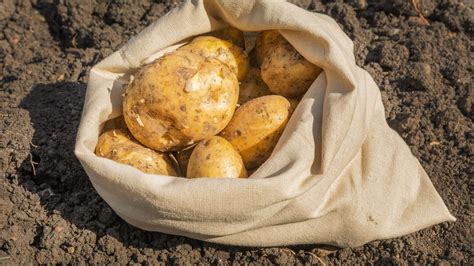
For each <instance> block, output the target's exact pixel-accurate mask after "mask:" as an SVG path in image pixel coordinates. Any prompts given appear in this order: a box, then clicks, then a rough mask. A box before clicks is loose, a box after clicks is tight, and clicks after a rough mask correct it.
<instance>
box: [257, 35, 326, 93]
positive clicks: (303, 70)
mask: <svg viewBox="0 0 474 266" xmlns="http://www.w3.org/2000/svg"><path fill="white" fill-rule="evenodd" d="M261 71H262V73H261V74H262V79H263V81H265V83H266V84H267V86H268V88H269V89H270V91H271V92H272V93H274V94H279V95H282V96H285V97H289V98H292V97H297V96H300V95H302V94H304V93H305V92H306V91H307V90H308V89H309V87H310V86H311V84H312V83H313V81H314V80H315V79H316V77H317V76H318V75H319V73H321V68H319V67H317V66H316V65H313V64H312V63H310V62H309V61H308V60H306V59H305V58H304V57H303V56H301V55H300V53H298V51H296V49H295V48H293V46H291V44H290V43H289V42H287V41H285V42H279V43H278V44H277V45H276V46H273V47H271V48H270V49H269V51H268V52H267V54H266V56H265V58H264V59H263V63H262V66H261Z"/></svg>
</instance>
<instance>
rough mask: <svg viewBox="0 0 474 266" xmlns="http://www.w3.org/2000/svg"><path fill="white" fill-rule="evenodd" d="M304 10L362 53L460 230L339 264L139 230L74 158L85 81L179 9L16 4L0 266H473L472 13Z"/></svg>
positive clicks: (1, 18)
mask: <svg viewBox="0 0 474 266" xmlns="http://www.w3.org/2000/svg"><path fill="white" fill-rule="evenodd" d="M296 2H298V3H299V5H300V6H302V7H304V8H306V9H309V10H311V11H316V12H322V13H326V14H329V15H330V16H331V17H333V18H334V19H336V20H337V21H338V22H339V24H340V25H341V27H342V28H343V29H344V31H345V32H346V33H347V34H348V35H349V36H350V37H351V38H352V39H353V40H354V42H355V51H354V52H355V54H356V58H357V63H358V64H359V65H360V66H363V67H364V68H365V69H366V70H367V71H369V72H370V74H371V75H372V76H373V77H374V79H375V81H376V82H377V83H378V84H379V86H380V89H381V91H382V96H383V101H384V104H385V109H386V118H387V120H388V121H389V123H390V125H391V126H392V127H393V128H394V129H395V130H397V131H398V132H399V133H400V134H401V135H402V137H403V138H404V139H405V140H406V142H407V143H408V145H409V146H410V148H411V150H412V152H413V154H414V155H415V156H416V157H417V158H418V159H419V160H420V161H421V163H422V165H423V167H424V168H425V169H426V171H427V172H428V174H429V175H430V177H431V179H432V181H433V183H434V185H435V187H436V189H437V190H438V191H439V193H440V194H441V196H442V198H443V199H444V201H445V202H446V204H447V206H448V208H449V210H450V211H451V212H452V213H453V215H454V216H455V217H456V218H457V219H458V220H457V221H456V222H451V223H443V224H440V225H436V226H433V227H431V228H428V229H425V230H422V231H420V232H416V233H413V234H410V235H408V236H404V237H401V238H396V239H388V240H380V241H373V242H371V243H369V244H366V245H364V246H362V247H358V248H353V249H340V250H337V251H336V252H327V251H325V250H323V249H321V246H317V245H310V246H291V247H275V248H240V247H230V246H220V245H213V244H208V243H204V242H201V241H196V240H192V239H188V238H185V237H179V236H172V235H166V234H161V233H151V232H145V231H142V230H139V229H137V228H134V227H132V226H130V225H128V224H126V223H125V222H124V221H122V220H121V219H120V218H118V217H117V216H116V215H115V214H114V212H113V211H112V210H111V209H110V208H109V207H108V205H107V204H106V203H105V202H104V201H103V200H102V199H101V198H100V197H99V195H98V194H97V193H96V192H95V190H94V189H93V188H92V186H91V184H90V182H89V180H88V177H87V176H86V174H85V172H84V171H83V170H82V168H81V166H80V164H79V162H78V161H77V160H76V159H75V157H74V155H73V145H74V140H75V135H76V130H77V128H78V123H79V119H80V115H81V109H82V104H83V101H84V95H85V91H86V82H87V75H88V71H89V69H90V68H91V67H92V66H93V65H94V64H96V63H97V62H98V61H100V60H101V59H103V58H105V57H106V56H108V55H110V54H111V53H112V52H113V51H115V50H117V49H118V48H119V47H120V46H121V45H123V44H124V43H125V42H126V41H127V40H128V39H129V38H130V37H131V36H133V35H134V34H136V33H137V32H139V31H140V30H142V29H143V28H144V27H145V26H147V25H149V24H150V23H151V22H153V21H155V20H156V19H158V18H159V17H160V16H162V15H164V14H165V13H166V12H168V11H169V10H170V9H171V8H173V7H175V6H177V5H178V4H179V3H177V2H175V1H164V2H160V1H145V0H143V1H122V0H120V1H119V0H116V1H99V0H97V1H96V0H88V1H59V0H44V1H40V0H18V1H14V0H11V1H9V0H6V1H2V3H1V4H0V29H1V31H0V78H1V79H0V117H1V120H0V132H1V134H0V174H1V176H0V264H2V263H5V264H8V265H17V264H20V263H22V264H24V263H27V262H32V263H51V264H55V263H79V262H89V263H95V264H103V263H113V262H119V263H121V264H136V263H139V264H156V263H157V262H165V263H170V264H189V263H192V264H194V263H205V264H208V263H212V264H316V263H323V262H324V263H329V264H355V263H362V262H369V263H384V264H385V263H393V264H400V263H404V262H419V263H423V264H424V263H441V262H451V263H452V264H459V263H461V262H462V263H463V264H467V265H474V258H473V247H472V243H473V238H472V234H471V233H472V232H471V228H472V224H473V219H472V210H473V205H472V203H473V202H472V181H471V180H472V179H471V178H472V176H473V174H474V171H473V158H474V156H473V155H474V138H473V137H474V130H473V128H474V127H473V114H474V113H473V93H474V92H473V90H474V88H473V82H472V76H473V62H474V60H472V58H473V57H472V53H473V48H472V47H471V43H470V40H471V39H472V37H473V30H474V18H473V17H474V16H473V5H472V2H471V1H456V0H440V1H437V0H411V1H408V0H393V1H388V0H384V1H366V0H352V1H347V2H344V3H343V2H341V1H336V2H330V1H327V2H326V1H322V2H319V1H318V2H312V1H311V0H309V1H296ZM469 2H471V5H470V4H468V3H469ZM131 3H133V4H131ZM411 3H417V4H418V9H419V10H420V12H421V14H422V15H423V16H424V17H425V18H426V20H423V19H422V18H421V17H420V15H419V13H418V12H417V11H416V8H414V6H413V5H412V4H411Z"/></svg>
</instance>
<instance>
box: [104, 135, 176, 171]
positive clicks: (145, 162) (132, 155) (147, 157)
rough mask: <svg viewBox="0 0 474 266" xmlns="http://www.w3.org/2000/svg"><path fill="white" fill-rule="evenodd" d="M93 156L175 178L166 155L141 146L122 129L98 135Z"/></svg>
mask: <svg viewBox="0 0 474 266" xmlns="http://www.w3.org/2000/svg"><path fill="white" fill-rule="evenodd" d="M95 154H96V155H98V156H100V157H104V158H108V159H111V160H114V161H116V162H119V163H123V164H128V165H131V166H133V167H135V168H137V169H138V170H140V171H142V172H145V173H148V174H159V175H169V176H177V174H176V171H175V170H174V169H173V166H172V162H171V160H170V158H169V157H168V156H167V155H166V154H163V153H160V152H156V151H154V150H151V149H148V148H146V147H144V146H142V145H141V144H139V143H138V142H137V141H135V140H134V139H133V137H132V135H130V133H129V132H128V131H126V130H124V129H113V130H109V131H107V132H105V133H103V134H102V135H100V137H99V141H98V142H97V146H96V148H95Z"/></svg>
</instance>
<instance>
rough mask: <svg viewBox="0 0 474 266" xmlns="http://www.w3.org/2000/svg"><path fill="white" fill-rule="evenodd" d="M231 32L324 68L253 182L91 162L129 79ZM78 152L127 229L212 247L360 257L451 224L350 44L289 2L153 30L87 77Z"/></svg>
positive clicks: (179, 16)
mask: <svg viewBox="0 0 474 266" xmlns="http://www.w3.org/2000/svg"><path fill="white" fill-rule="evenodd" d="M227 24H230V25H232V26H234V27H237V28H239V29H241V30H243V31H260V30H266V29H279V30H280V32H281V33H282V34H283V35H284V37H285V38H286V39H288V41H289V42H290V43H291V44H292V45H293V46H294V47H295V48H296V49H297V50H298V51H299V52H300V53H301V54H302V55H303V56H304V57H305V58H307V59H308V60H309V61H311V62H313V63H314V64H317V65H319V66H321V67H322V68H323V69H324V72H323V73H322V74H321V75H320V76H319V77H318V78H317V80H316V81H315V82H314V83H313V85H312V86H311V88H310V89H309V91H308V92H307V93H306V95H305V97H304V99H303V100H302V101H301V103H300V104H299V106H298V108H297V109H296V111H295V113H294V115H293V116H292V118H291V120H290V122H289V124H288V126H287V127H286V129H285V132H284V134H283V136H282V137H281V139H280V141H279V143H278V145H277V147H276V148H275V150H274V152H273V154H272V156H271V157H270V159H269V160H268V161H267V162H266V163H264V164H263V165H262V166H261V167H260V168H259V169H258V170H257V171H256V172H255V173H254V174H253V175H252V176H251V177H250V178H249V179H206V178H202V179H193V180H188V179H185V178H179V177H169V176H157V175H150V174H145V173H143V172H140V171H139V170H137V169H135V168H133V167H130V166H127V165H122V164H118V163H116V162H114V161H111V160H108V159H104V158H100V157H97V156H96V155H94V153H93V151H94V147H95V145H96V142H97V138H98V134H99V132H100V129H101V126H102V123H103V122H104V121H106V120H107V119H109V118H111V117H114V116H117V115H119V114H120V113H121V94H122V85H123V84H124V83H125V82H126V74H127V73H131V72H133V71H134V70H135V69H136V68H137V67H139V66H141V65H142V64H143V63H144V62H148V61H150V60H152V59H153V58H156V57H158V56H159V55H160V54H163V52H164V51H163V49H165V48H168V49H170V48H169V47H170V46H172V45H174V44H177V43H179V42H180V41H182V40H185V39H186V38H188V37H191V36H193V35H197V34H202V33H205V32H209V31H211V30H217V29H220V28H222V27H224V26H226V25H227ZM172 48H173V47H172ZM172 48H171V49H172ZM165 51H166V49H165ZM75 153H76V156H77V158H79V160H80V162H81V163H82V165H83V166H84V169H85V171H86V172H87V174H88V175H89V177H90V180H91V182H92V184H93V185H94V187H95V189H96V190H97V192H98V193H99V194H100V196H101V197H102V198H103V199H104V200H105V201H106V202H107V203H108V204H109V205H110V206H111V207H112V208H113V209H114V211H115V212H116V213H117V214H118V215H119V216H120V217H122V218H123V219H124V220H125V221H127V222H128V223H130V224H132V225H134V226H136V227H139V228H142V229H144V230H150V231H160V232H164V233H170V234H176V235H183V236H188V237H191V238H196V239H201V240H205V241H209V242H216V243H223V244H232V245H246V246H274V245H290V244H307V243H324V244H330V245H336V246H340V247H347V246H350V247H352V246H359V245H362V244H364V243H366V242H368V241H371V240H374V239H384V238H392V237H397V236H401V235H405V234H408V233H411V232H414V231H417V230H419V229H422V228H425V227H428V226H431V225H433V224H437V223H440V222H443V221H454V220H455V218H454V217H453V216H452V215H451V214H450V213H449V211H448V209H447V208H446V206H445V205H444V203H443V201H442V199H441V198H440V196H439V195H438V193H437V192H436V190H435V189H434V187H433V185H432V183H431V181H430V179H429V178H428V176H427V174H426V173H425V171H424V170H423V168H422V167H421V166H420V164H419V162H418V161H417V159H416V158H415V157H414V156H413V155H412V154H411V152H410V149H409V148H408V146H407V145H406V144H405V143H404V142H403V140H402V139H401V138H400V137H399V135H398V134H397V133H396V132H394V131H393V130H392V129H390V127H389V126H388V125H387V123H386V121H385V116H384V108H383V105H382V101H381V98H380V92H379V89H378V88H377V85H376V84H375V83H374V81H373V80H372V78H371V77H370V75H369V74H368V73H367V72H366V71H365V70H363V69H361V68H360V67H358V66H357V65H356V63H355V60H354V55H353V46H352V42H351V40H350V39H349V38H348V37H347V36H346V35H345V34H344V33H343V32H342V30H341V29H340V28H339V26H338V25H337V24H336V22H335V21H334V20H333V19H331V18H329V17H327V16H325V15H322V14H315V13H311V12H308V11H305V10H303V9H300V8H298V7H297V6H295V5H292V4H290V3H286V2H283V1H255V0H254V1H237V0H220V1H217V0H216V1H213V0H211V1H204V2H203V1H189V2H187V3H185V4H183V5H182V6H180V7H179V8H177V9H175V10H173V11H172V12H170V13H168V14H167V15H165V16H164V17H162V18H161V19H160V20H158V21H156V22H155V23H153V24H152V25H150V26H149V27H148V28H146V29H145V30H144V31H143V32H141V33H140V34H138V35H137V36H136V37H135V38H133V39H131V40H130V41H129V42H128V43H127V44H126V45H125V46H124V47H123V48H121V49H120V50H119V51H117V52H115V53H114V54H112V55H111V56H109V57H107V58H106V59H105V60H103V61H102V62H100V63H99V64H97V65H96V66H95V67H94V68H93V69H92V70H91V72H90V78H89V83H88V88H87V95H86V100H85V104H84V111H83V116H82V120H81V124H80V127H79V132H78V136H77V143H76V147H75Z"/></svg>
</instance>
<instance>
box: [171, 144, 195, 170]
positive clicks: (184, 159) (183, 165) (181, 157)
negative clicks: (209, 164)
mask: <svg viewBox="0 0 474 266" xmlns="http://www.w3.org/2000/svg"><path fill="white" fill-rule="evenodd" d="M194 147H195V146H190V147H187V148H184V149H183V150H181V151H178V152H174V157H175V158H176V160H177V161H178V165H179V169H180V171H181V175H183V176H186V171H187V169H188V164H189V158H191V154H192V153H193V150H194Z"/></svg>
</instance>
